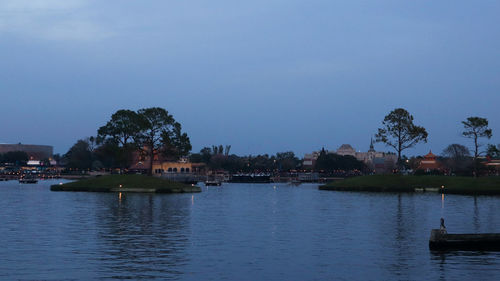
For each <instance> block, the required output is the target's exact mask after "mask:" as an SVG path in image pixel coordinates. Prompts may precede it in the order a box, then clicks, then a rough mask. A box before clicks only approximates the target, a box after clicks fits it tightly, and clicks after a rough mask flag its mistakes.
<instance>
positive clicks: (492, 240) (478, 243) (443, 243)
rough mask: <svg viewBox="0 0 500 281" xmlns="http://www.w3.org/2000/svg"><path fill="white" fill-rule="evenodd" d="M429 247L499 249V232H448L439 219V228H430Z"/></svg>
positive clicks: (437, 248) (432, 248)
mask: <svg viewBox="0 0 500 281" xmlns="http://www.w3.org/2000/svg"><path fill="white" fill-rule="evenodd" d="M429 249H431V250H437V251H443V250H465V251H467V250H469V251H479V250H481V251H500V233H477V234H448V232H447V231H446V228H445V227H444V220H443V219H441V228H440V229H432V230H431V237H430V238H429Z"/></svg>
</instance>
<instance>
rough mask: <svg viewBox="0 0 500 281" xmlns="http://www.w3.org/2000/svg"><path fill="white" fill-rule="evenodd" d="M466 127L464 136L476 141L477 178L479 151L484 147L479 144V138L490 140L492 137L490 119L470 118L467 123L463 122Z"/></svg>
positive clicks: (475, 168) (475, 162) (475, 164)
mask: <svg viewBox="0 0 500 281" xmlns="http://www.w3.org/2000/svg"><path fill="white" fill-rule="evenodd" d="M462 124H463V125H464V131H463V132H462V135H463V136H464V137H466V138H470V139H473V140H474V158H473V160H474V176H475V177H477V169H478V163H477V158H478V156H480V155H481V152H480V151H479V147H481V146H482V145H481V144H479V142H478V140H479V138H484V137H485V138H488V139H490V138H491V136H492V131H491V129H490V128H488V119H486V118H481V117H469V118H467V120H466V121H462Z"/></svg>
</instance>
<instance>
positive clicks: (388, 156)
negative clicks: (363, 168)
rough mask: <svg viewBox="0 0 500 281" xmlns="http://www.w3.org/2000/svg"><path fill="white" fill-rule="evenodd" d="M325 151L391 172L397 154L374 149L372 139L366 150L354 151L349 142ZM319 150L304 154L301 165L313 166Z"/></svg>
mask: <svg viewBox="0 0 500 281" xmlns="http://www.w3.org/2000/svg"><path fill="white" fill-rule="evenodd" d="M326 152H327V153H335V154H338V155H342V156H352V157H355V158H356V159H357V160H359V161H361V162H363V163H365V164H366V165H367V166H368V167H369V168H370V169H371V170H373V171H374V172H375V173H389V172H391V171H392V170H393V169H394V167H395V165H396V162H397V160H398V159H397V158H398V157H397V155H396V154H394V153H387V152H380V151H375V148H374V147H373V140H371V142H370V149H369V150H368V151H367V152H361V151H356V150H355V149H354V148H353V147H352V146H351V145H350V144H342V145H341V146H340V147H339V148H338V149H337V151H335V152H331V151H330V152H329V151H326ZM319 154H320V152H319V151H314V152H312V153H308V154H305V155H304V160H303V162H302V165H303V167H304V168H314V166H315V164H316V160H317V159H318V156H319Z"/></svg>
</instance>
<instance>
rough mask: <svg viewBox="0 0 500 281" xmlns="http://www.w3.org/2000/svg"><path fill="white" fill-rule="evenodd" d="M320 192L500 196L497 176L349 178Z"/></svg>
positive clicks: (321, 187) (382, 176) (325, 186)
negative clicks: (433, 193)
mask: <svg viewBox="0 0 500 281" xmlns="http://www.w3.org/2000/svg"><path fill="white" fill-rule="evenodd" d="M319 189H321V190H336V191H373V192H415V191H423V190H424V189H425V190H426V191H437V192H440V193H447V194H477V195H480V194H485V195H500V177H481V178H477V179H475V178H472V177H452V176H403V175H373V176H361V177H355V178H349V179H345V180H340V181H336V182H332V183H329V184H327V185H323V186H320V187H319Z"/></svg>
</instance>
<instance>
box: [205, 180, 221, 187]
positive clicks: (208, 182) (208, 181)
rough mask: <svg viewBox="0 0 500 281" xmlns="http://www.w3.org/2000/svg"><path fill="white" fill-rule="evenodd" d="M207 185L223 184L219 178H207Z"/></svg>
mask: <svg viewBox="0 0 500 281" xmlns="http://www.w3.org/2000/svg"><path fill="white" fill-rule="evenodd" d="M205 185H206V186H221V185H222V182H221V181H219V180H206V181H205Z"/></svg>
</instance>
